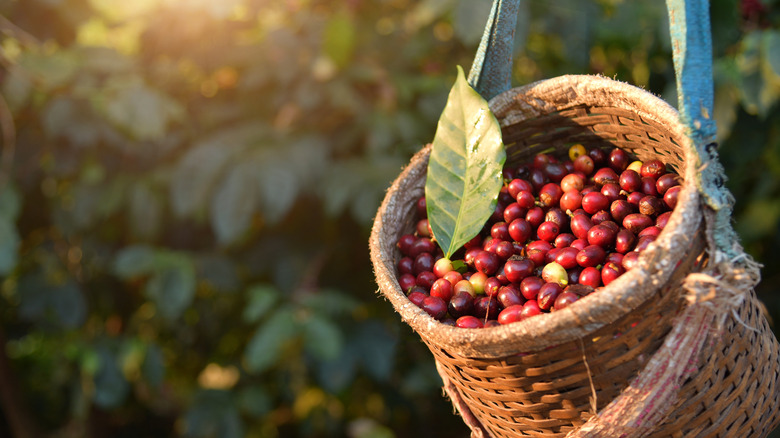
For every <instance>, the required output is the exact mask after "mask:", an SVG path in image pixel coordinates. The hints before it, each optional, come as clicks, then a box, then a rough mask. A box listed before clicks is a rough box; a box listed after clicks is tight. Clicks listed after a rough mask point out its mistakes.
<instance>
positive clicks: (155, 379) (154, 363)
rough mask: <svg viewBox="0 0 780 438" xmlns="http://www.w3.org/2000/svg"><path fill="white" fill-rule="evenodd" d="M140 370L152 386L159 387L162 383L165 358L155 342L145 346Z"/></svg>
mask: <svg viewBox="0 0 780 438" xmlns="http://www.w3.org/2000/svg"><path fill="white" fill-rule="evenodd" d="M141 372H142V374H143V376H144V377H145V378H146V380H147V381H148V382H149V384H150V385H152V386H153V387H155V388H159V387H160V385H162V383H163V380H164V379H165V358H164V357H163V352H162V350H160V347H159V346H157V344H148V345H147V346H146V354H145V355H144V361H143V363H142V364H141Z"/></svg>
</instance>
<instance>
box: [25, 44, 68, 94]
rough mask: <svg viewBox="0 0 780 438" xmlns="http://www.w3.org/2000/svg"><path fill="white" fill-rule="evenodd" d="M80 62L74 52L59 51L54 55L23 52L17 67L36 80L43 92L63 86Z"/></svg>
mask: <svg viewBox="0 0 780 438" xmlns="http://www.w3.org/2000/svg"><path fill="white" fill-rule="evenodd" d="M80 63H81V60H80V59H79V57H78V56H76V54H75V53H74V52H71V51H66V50H59V51H56V52H54V53H43V52H23V53H22V56H21V58H20V59H19V65H20V66H21V68H22V69H23V70H25V71H26V72H27V73H29V74H30V75H32V76H33V77H34V78H35V79H37V80H38V83H39V84H41V85H42V88H43V89H45V90H47V91H48V90H52V89H55V88H59V87H62V86H64V85H65V84H66V83H67V82H69V81H70V80H72V79H73V77H74V76H75V75H76V74H77V72H78V70H79V65H80Z"/></svg>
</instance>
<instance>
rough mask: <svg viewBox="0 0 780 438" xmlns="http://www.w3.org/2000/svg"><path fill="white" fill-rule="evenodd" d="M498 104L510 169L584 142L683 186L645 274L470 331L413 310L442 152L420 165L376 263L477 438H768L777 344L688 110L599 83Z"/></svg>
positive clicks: (396, 192)
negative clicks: (424, 221) (413, 248)
mask: <svg viewBox="0 0 780 438" xmlns="http://www.w3.org/2000/svg"><path fill="white" fill-rule="evenodd" d="M490 106H491V110H492V111H493V113H494V114H495V115H496V117H497V119H498V120H499V123H500V124H501V127H502V134H503V139H504V144H505V145H506V147H507V161H508V163H510V164H511V163H520V162H524V161H527V160H528V159H529V158H530V157H532V156H533V155H534V154H535V153H537V152H538V151H540V150H543V149H549V148H551V147H553V148H555V150H556V151H557V152H559V153H565V151H566V150H567V149H568V147H569V146H570V145H571V144H573V143H581V144H583V145H585V146H586V147H619V148H621V149H624V150H626V151H628V152H630V153H632V154H634V155H635V156H637V157H639V159H642V160H649V159H651V158H658V159H660V160H662V161H664V162H665V163H667V164H668V165H671V166H672V167H673V168H675V169H676V170H677V171H678V173H679V174H680V175H682V176H683V177H684V180H685V182H684V184H683V189H682V191H681V193H680V198H679V201H678V204H677V207H676V208H675V210H674V212H673V214H672V216H671V218H670V220H669V223H668V224H667V226H666V227H665V228H664V230H663V231H662V233H661V234H660V235H659V236H658V239H657V240H656V241H655V242H653V243H652V244H651V245H650V246H649V247H648V248H647V249H646V250H645V251H643V252H642V253H641V256H640V258H639V266H638V267H636V268H634V269H632V270H630V271H628V272H627V273H626V274H624V275H623V276H621V277H620V278H618V279H617V280H615V281H613V282H612V283H610V284H609V286H606V287H604V288H603V289H601V290H599V291H598V292H597V293H594V294H591V295H588V296H587V297H585V298H583V299H581V300H579V301H577V302H576V303H574V304H572V305H570V306H569V307H567V308H565V309H563V310H560V311H557V312H554V313H551V314H545V315H540V316H537V317H534V318H530V319H528V320H524V321H521V322H518V323H513V324H509V325H505V326H501V327H493V328H485V329H460V328H455V327H450V326H446V325H444V324H441V323H439V322H437V321H436V320H434V319H433V318H431V317H430V316H429V315H428V314H427V313H425V312H424V311H422V310H421V309H419V308H418V307H417V306H415V305H414V304H413V303H411V302H410V301H409V300H408V299H407V298H406V296H405V295H404V293H403V292H402V291H401V288H400V286H399V284H398V281H397V275H398V274H397V271H396V261H397V260H398V258H399V257H400V253H399V251H398V249H397V247H396V242H397V241H398V239H399V237H400V236H401V235H403V234H406V233H409V232H411V231H412V230H413V229H414V223H413V212H414V208H415V203H416V201H417V199H418V198H419V197H420V196H422V195H423V193H424V186H425V175H426V169H427V160H428V156H429V154H430V147H426V148H424V149H423V150H421V151H420V152H419V153H418V154H417V155H415V157H413V159H412V161H411V163H410V164H409V165H408V166H407V168H406V169H405V170H404V171H403V172H402V173H401V174H400V176H399V177H398V178H397V179H396V181H395V182H394V183H393V185H392V186H391V188H390V189H389V191H388V193H387V196H386V197H385V199H384V201H383V203H382V205H381V207H380V209H379V212H378V214H377V216H376V219H375V222H374V227H373V230H372V233H371V237H370V250H371V259H372V263H373V265H374V270H375V274H376V278H377V283H378V284H379V286H380V291H381V294H382V295H383V296H384V297H385V298H386V299H388V300H389V301H390V302H391V303H392V305H393V307H394V308H395V310H396V311H397V312H398V313H399V314H400V315H401V318H402V319H403V320H404V321H405V322H406V323H407V324H408V325H409V326H410V327H411V328H412V329H413V330H414V331H415V332H416V333H418V334H419V336H420V338H421V339H422V340H423V342H424V343H425V344H426V345H427V346H428V348H429V349H430V351H431V353H432V354H433V356H434V358H435V360H436V365H437V369H438V371H439V374H440V375H441V377H442V380H443V382H444V389H445V390H446V392H447V394H448V395H449V397H450V399H451V400H452V402H453V404H454V406H455V407H456V408H457V410H458V412H459V413H460V415H461V416H462V417H463V420H464V421H465V422H466V424H467V425H468V426H469V427H470V428H471V430H472V435H473V436H475V437H494V438H498V437H517V436H537V437H564V436H570V437H574V436H578V437H585V436H589V437H596V436H605V437H612V436H627V437H628V436H631V437H634V436H637V437H638V436H653V437H667V436H672V437H691V436H699V437H714V436H720V437H760V436H766V435H767V434H768V433H769V432H770V431H771V430H773V429H774V428H775V427H776V426H777V425H778V421H780V415H779V411H778V409H780V385H778V383H779V382H778V378H779V374H780V346H779V345H778V342H777V339H776V338H775V336H774V334H773V333H772V331H771V330H770V328H769V326H768V323H767V320H766V318H765V316H764V315H763V314H762V312H761V304H760V302H759V301H758V300H757V298H756V296H755V293H754V292H753V287H754V286H755V284H756V283H757V282H758V279H759V273H758V267H757V265H756V264H755V262H753V261H752V260H751V259H750V257H749V256H747V255H745V254H744V253H743V252H742V249H741V247H739V245H738V243H736V242H730V243H731V247H730V249H729V251H728V253H725V252H723V251H722V250H721V246H720V244H719V242H715V240H716V239H717V237H718V236H719V233H721V230H719V229H716V223H717V220H715V217H716V216H717V212H715V211H713V210H712V209H710V208H709V207H708V204H707V203H706V202H705V200H704V199H703V198H704V195H703V194H705V191H703V190H702V188H701V185H700V181H701V170H702V168H701V162H702V157H701V155H700V154H697V150H696V148H695V147H692V144H691V143H692V140H691V138H689V136H688V135H687V134H686V132H688V131H686V128H685V126H684V125H683V124H682V123H681V122H680V116H679V114H678V112H677V111H676V110H675V109H673V108H672V107H670V106H669V105H668V104H666V103H665V102H664V101H662V100H661V99H658V98H657V97H655V96H653V95H651V94H650V93H647V92H646V91H644V90H641V89H639V88H636V87H633V86H631V85H628V84H625V83H621V82H617V81H614V80H610V79H607V78H604V77H600V76H561V77H557V78H554V79H549V80H545V81H541V82H538V83H534V84H530V85H526V86H523V87H520V88H515V89H512V90H509V91H506V92H504V93H501V94H499V95H498V96H496V97H495V98H493V99H491V101H490ZM704 161H705V163H706V161H707V160H706V159H705V160H704ZM697 183H699V184H697ZM721 237H722V236H721ZM727 254H728V257H727ZM733 254H738V256H736V257H734V256H733Z"/></svg>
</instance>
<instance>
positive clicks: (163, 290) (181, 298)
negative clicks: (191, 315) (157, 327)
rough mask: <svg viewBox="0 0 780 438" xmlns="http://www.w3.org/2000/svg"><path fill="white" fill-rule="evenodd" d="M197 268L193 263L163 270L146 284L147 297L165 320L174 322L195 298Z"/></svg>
mask: <svg viewBox="0 0 780 438" xmlns="http://www.w3.org/2000/svg"><path fill="white" fill-rule="evenodd" d="M195 283H196V279H195V268H194V266H193V265H192V264H191V263H181V264H179V265H177V266H170V267H168V268H163V269H161V270H159V271H158V272H156V273H155V274H154V275H153V276H152V278H151V279H150V280H149V282H148V283H147V284H146V289H145V292H146V295H147V296H148V297H149V298H150V299H151V300H152V301H154V303H155V305H156V306H157V309H158V310H159V311H160V314H161V315H162V317H163V318H165V319H167V320H174V319H176V318H178V317H179V315H181V313H182V312H183V311H184V309H186V308H187V306H189V305H190V303H191V302H192V299H193V298H194V297H195Z"/></svg>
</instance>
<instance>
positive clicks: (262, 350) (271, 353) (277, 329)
mask: <svg viewBox="0 0 780 438" xmlns="http://www.w3.org/2000/svg"><path fill="white" fill-rule="evenodd" d="M297 331H298V330H297V325H296V323H295V315H294V314H293V311H292V309H290V308H287V307H285V308H281V309H278V310H277V311H276V312H275V313H274V314H273V315H271V317H270V318H269V319H268V320H267V321H266V322H265V324H263V325H261V326H260V327H258V329H257V331H255V333H254V335H252V339H250V340H249V343H248V344H247V346H246V351H244V355H245V357H246V369H247V371H249V372H251V373H261V372H263V371H265V370H267V369H269V368H271V367H272V366H273V365H274V364H276V363H277V361H279V359H280V358H281V354H282V347H284V345H285V344H286V343H287V341H289V340H290V339H292V338H293V337H295V336H296V335H297Z"/></svg>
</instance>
